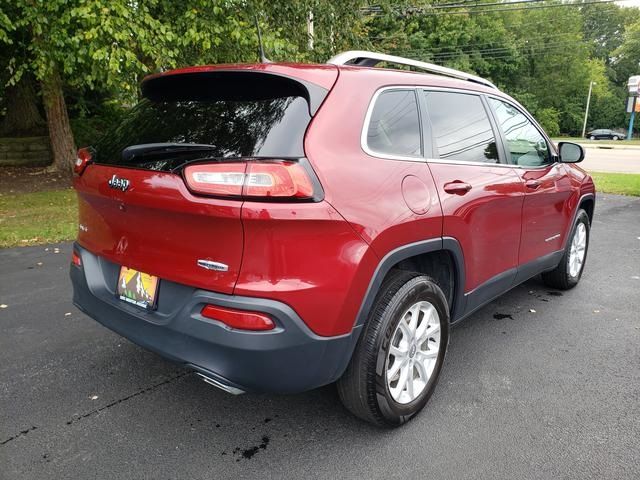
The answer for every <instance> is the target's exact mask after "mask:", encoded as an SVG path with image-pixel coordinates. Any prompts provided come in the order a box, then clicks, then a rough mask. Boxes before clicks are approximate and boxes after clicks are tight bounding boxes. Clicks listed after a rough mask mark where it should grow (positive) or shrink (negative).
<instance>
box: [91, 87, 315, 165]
mask: <svg viewBox="0 0 640 480" xmlns="http://www.w3.org/2000/svg"><path fill="white" fill-rule="evenodd" d="M310 120H311V116H310V115H309V105H308V103H307V100H306V99H305V98H303V97H301V96H295V95H292V96H275V97H272V98H255V96H253V98H251V99H237V98H234V99H220V98H219V97H218V98H213V99H207V98H203V96H202V95H197V96H196V98H193V99H190V98H188V97H187V98H184V96H182V98H179V99H170V100H162V99H158V98H154V99H153V100H151V99H144V100H142V101H141V102H140V103H139V104H138V105H137V106H135V107H134V108H133V109H132V110H131V112H129V114H128V116H127V117H126V119H125V120H124V121H123V122H122V123H121V124H120V125H119V126H118V127H117V128H115V129H114V130H112V131H111V132H109V133H107V134H106V135H105V136H104V137H103V138H102V139H101V140H99V141H98V142H97V143H96V144H95V145H94V146H93V148H94V156H93V158H94V160H95V162H96V163H102V164H110V165H118V166H127V167H135V168H144V169H149V170H161V171H170V170H173V169H175V168H178V167H180V166H181V165H184V164H185V163H187V162H189V161H193V160H199V159H203V158H236V157H278V158H280V157H296V158H299V157H303V156H304V149H303V140H304V132H305V130H306V128H307V126H308V124H309V121H310ZM149 144H171V148H165V149H162V148H158V149H156V150H154V149H153V148H150V149H147V150H146V151H145V152H144V153H143V154H136V155H123V151H124V150H125V149H126V148H127V147H133V146H144V145H149ZM180 144H199V145H206V149H200V150H196V149H194V150H191V149H189V148H185V149H180V148H179V147H180ZM185 146H187V145H185ZM160 150H162V151H160Z"/></svg>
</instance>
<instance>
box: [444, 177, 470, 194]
mask: <svg viewBox="0 0 640 480" xmlns="http://www.w3.org/2000/svg"><path fill="white" fill-rule="evenodd" d="M469 190H471V185H470V184H468V183H466V182H461V181H460V180H456V181H454V182H449V183H445V184H444V191H445V192H447V193H454V194H456V195H464V194H465V193H467V192H468V191H469Z"/></svg>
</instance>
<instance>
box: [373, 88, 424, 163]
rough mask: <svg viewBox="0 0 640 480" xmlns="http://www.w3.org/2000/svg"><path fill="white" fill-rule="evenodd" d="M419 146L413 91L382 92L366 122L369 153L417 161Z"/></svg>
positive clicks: (419, 152)
mask: <svg viewBox="0 0 640 480" xmlns="http://www.w3.org/2000/svg"><path fill="white" fill-rule="evenodd" d="M420 145H421V142H420V117H419V115H418V103H417V101H416V94H415V91H414V90H386V91H384V92H382V93H381V94H380V95H379V96H378V98H377V99H376V103H375V105H374V107H373V111H372V112H371V118H370V119H369V127H368V129H367V146H368V147H369V149H370V150H372V151H374V152H376V153H382V154H386V155H397V156H403V157H420V156H422V151H421V147H420Z"/></svg>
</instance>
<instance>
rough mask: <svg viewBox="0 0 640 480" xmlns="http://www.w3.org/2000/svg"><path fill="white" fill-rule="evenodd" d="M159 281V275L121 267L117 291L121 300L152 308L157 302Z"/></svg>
mask: <svg viewBox="0 0 640 480" xmlns="http://www.w3.org/2000/svg"><path fill="white" fill-rule="evenodd" d="M159 283H160V282H159V280H158V277H156V276H154V275H149V274H148V273H143V272H139V271H138V270H134V269H133V268H129V267H120V275H118V286H117V288H116V291H117V292H118V297H119V298H120V300H123V301H125V302H128V303H132V304H133V305H137V306H138V307H142V308H147V309H151V308H154V307H155V304H156V296H157V294H158V284H159Z"/></svg>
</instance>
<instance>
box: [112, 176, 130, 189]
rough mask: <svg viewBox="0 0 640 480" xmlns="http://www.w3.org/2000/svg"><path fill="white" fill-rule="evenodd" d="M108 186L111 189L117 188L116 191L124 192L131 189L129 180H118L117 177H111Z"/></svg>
mask: <svg viewBox="0 0 640 480" xmlns="http://www.w3.org/2000/svg"><path fill="white" fill-rule="evenodd" d="M107 184H108V185H109V186H110V187H111V188H115V189H116V190H122V191H123V192H124V191H126V190H127V188H129V180H127V179H126V178H118V176H117V175H114V176H113V177H111V179H110V180H109V181H108V182H107Z"/></svg>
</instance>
